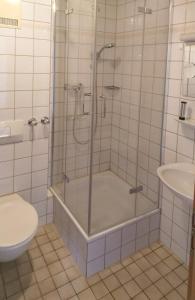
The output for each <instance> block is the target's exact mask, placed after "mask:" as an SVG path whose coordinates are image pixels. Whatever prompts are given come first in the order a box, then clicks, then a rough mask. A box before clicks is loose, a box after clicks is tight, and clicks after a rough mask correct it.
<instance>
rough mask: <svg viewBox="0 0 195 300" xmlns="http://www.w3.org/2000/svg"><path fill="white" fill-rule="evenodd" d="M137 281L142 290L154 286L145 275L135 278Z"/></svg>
mask: <svg viewBox="0 0 195 300" xmlns="http://www.w3.org/2000/svg"><path fill="white" fill-rule="evenodd" d="M135 281H136V282H137V284H138V285H139V287H140V288H141V289H142V290H144V289H146V288H147V287H148V286H150V285H151V284H152V282H151V280H150V279H149V278H148V277H147V276H146V275H145V274H144V273H142V274H140V275H138V276H137V277H136V278H135Z"/></svg>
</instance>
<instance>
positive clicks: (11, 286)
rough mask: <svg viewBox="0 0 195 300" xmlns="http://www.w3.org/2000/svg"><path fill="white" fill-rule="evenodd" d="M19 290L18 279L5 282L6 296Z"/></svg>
mask: <svg viewBox="0 0 195 300" xmlns="http://www.w3.org/2000/svg"><path fill="white" fill-rule="evenodd" d="M20 291H21V285H20V281H19V280H14V281H11V282H8V283H6V284H5V292H6V295H7V297H10V296H12V295H14V294H16V293H17V292H20Z"/></svg>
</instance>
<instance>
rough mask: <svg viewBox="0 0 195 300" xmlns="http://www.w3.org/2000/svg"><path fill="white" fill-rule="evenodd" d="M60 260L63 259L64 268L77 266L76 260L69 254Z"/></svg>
mask: <svg viewBox="0 0 195 300" xmlns="http://www.w3.org/2000/svg"><path fill="white" fill-rule="evenodd" d="M60 261H61V264H62V266H63V268H64V270H67V269H69V268H71V267H74V266H75V262H74V259H73V258H72V256H67V257H66V258H63V259H61V260H60Z"/></svg>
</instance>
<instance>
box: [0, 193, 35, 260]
mask: <svg viewBox="0 0 195 300" xmlns="http://www.w3.org/2000/svg"><path fill="white" fill-rule="evenodd" d="M37 227H38V215H37V212H36V210H35V209H34V207H33V206H32V205H30V204H29V203H28V202H26V201H25V200H24V199H22V198H21V197H20V196H19V195H18V194H11V195H8V196H3V197H0V262H6V261H11V260H14V259H15V258H17V257H19V256H20V255H21V254H23V253H24V252H25V251H26V250H27V248H28V245H29V243H30V242H31V240H32V239H33V237H34V236H35V234H36V231H37Z"/></svg>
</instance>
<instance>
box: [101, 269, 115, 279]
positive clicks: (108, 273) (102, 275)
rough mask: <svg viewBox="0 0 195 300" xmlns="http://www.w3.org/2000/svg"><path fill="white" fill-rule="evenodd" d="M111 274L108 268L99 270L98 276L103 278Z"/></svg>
mask: <svg viewBox="0 0 195 300" xmlns="http://www.w3.org/2000/svg"><path fill="white" fill-rule="evenodd" d="M111 274H112V271H111V269H109V268H107V269H105V270H103V271H101V272H99V276H100V278H101V279H104V278H106V277H108V276H109V275H111Z"/></svg>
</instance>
